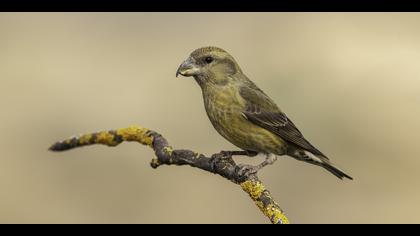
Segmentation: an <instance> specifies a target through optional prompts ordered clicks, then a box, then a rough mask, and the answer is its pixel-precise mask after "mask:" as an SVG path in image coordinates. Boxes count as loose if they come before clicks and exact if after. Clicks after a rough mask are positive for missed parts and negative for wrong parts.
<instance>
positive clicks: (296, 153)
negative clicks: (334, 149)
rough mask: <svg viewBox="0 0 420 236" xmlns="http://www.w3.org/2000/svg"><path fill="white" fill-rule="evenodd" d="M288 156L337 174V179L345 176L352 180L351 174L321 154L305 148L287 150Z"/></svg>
mask: <svg viewBox="0 0 420 236" xmlns="http://www.w3.org/2000/svg"><path fill="white" fill-rule="evenodd" d="M288 154H289V155H290V156H292V157H294V158H296V159H297V160H300V161H304V162H307V163H311V164H314V165H317V166H321V167H323V168H325V169H326V170H328V171H329V172H331V174H333V175H335V176H337V177H338V178H339V179H343V178H347V179H350V180H353V178H352V177H351V176H349V175H348V174H346V173H344V171H342V170H340V169H339V168H338V167H335V166H334V165H333V164H332V163H331V162H330V160H329V159H328V158H327V157H325V156H322V155H315V154H313V153H311V152H309V151H306V150H299V149H298V150H293V151H289V153H288Z"/></svg>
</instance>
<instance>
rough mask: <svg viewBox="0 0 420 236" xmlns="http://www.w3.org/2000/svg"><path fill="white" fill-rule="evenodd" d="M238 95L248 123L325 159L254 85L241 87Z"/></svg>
mask: <svg viewBox="0 0 420 236" xmlns="http://www.w3.org/2000/svg"><path fill="white" fill-rule="evenodd" d="M240 95H241V97H242V98H243V99H245V101H246V108H245V110H244V111H243V112H242V113H243V115H244V116H245V117H246V118H247V119H248V120H249V121H250V122H252V123H254V124H256V125H258V126H260V127H262V128H264V129H267V130H269V131H271V132H273V133H274V134H276V135H278V136H279V137H281V138H282V139H283V140H285V141H286V142H288V143H291V144H293V145H295V146H297V147H300V148H302V149H304V150H307V151H309V152H311V153H313V154H315V155H320V156H323V157H326V156H325V155H324V154H323V153H322V152H321V151H319V150H318V149H316V148H315V147H314V146H313V145H312V144H311V143H309V141H308V140H306V139H305V138H304V137H303V135H302V133H301V132H300V131H299V130H298V128H297V127H296V126H295V124H293V122H292V121H291V120H290V119H289V118H288V117H287V116H286V114H284V113H283V112H282V111H281V110H280V109H279V108H278V107H277V105H276V104H275V103H274V102H273V101H272V100H271V99H270V98H269V97H268V96H267V95H266V94H265V93H264V92H263V91H262V90H260V89H259V88H258V87H256V86H255V85H254V84H252V85H251V86H246V87H245V86H244V87H241V88H240Z"/></svg>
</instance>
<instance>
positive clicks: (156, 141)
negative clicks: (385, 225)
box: [50, 126, 289, 224]
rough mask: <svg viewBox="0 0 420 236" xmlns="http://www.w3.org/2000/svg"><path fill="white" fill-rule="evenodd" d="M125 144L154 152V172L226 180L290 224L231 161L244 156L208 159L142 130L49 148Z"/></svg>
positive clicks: (260, 186)
mask: <svg viewBox="0 0 420 236" xmlns="http://www.w3.org/2000/svg"><path fill="white" fill-rule="evenodd" d="M124 141H134V142H138V143H141V144H143V145H147V146H150V147H151V148H153V150H154V152H155V155H156V157H155V158H153V159H152V161H151V163H150V165H151V166H152V167H153V168H157V167H159V166H161V165H189V166H192V167H196V168H199V169H202V170H205V171H208V172H211V173H214V174H218V175H220V176H223V177H224V178H226V179H228V180H230V181H232V182H234V183H235V184H238V185H240V186H241V187H242V189H243V190H244V191H245V192H246V193H248V194H249V196H250V197H251V199H252V200H253V201H254V202H255V204H256V205H257V206H258V208H259V209H260V210H261V212H262V213H263V214H264V215H265V216H267V217H268V218H269V219H270V221H271V222H272V223H274V224H287V223H289V220H288V219H287V218H286V216H285V215H284V214H283V211H282V210H281V209H280V207H279V205H278V204H277V203H276V202H275V201H274V200H273V198H272V197H271V194H270V192H269V191H268V190H267V189H266V188H265V187H264V185H263V183H262V182H261V181H260V180H259V178H258V176H257V173H253V172H247V171H246V169H247V166H246V165H237V164H236V163H235V162H234V160H233V159H232V155H239V154H241V155H244V153H243V152H238V151H237V152H226V151H222V152H220V153H216V154H213V155H212V156H211V157H206V156H204V155H203V154H199V153H196V152H193V151H191V150H184V149H177V150H175V149H173V148H172V147H171V146H169V144H168V141H167V140H166V139H165V138H164V137H162V135H160V134H159V133H157V132H154V131H151V130H149V129H146V128H143V127H140V126H130V127H128V128H122V129H117V130H110V131H102V132H96V133H91V134H84V135H80V136H77V137H72V138H69V139H66V140H64V141H61V142H57V143H55V144H54V145H52V146H51V147H50V150H51V151H65V150H69V149H72V148H76V147H82V146H87V145H92V144H103V145H107V146H116V145H118V144H120V143H122V142H124Z"/></svg>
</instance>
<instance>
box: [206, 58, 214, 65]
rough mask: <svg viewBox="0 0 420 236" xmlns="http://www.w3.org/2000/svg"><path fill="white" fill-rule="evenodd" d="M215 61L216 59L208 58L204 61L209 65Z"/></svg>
mask: <svg viewBox="0 0 420 236" xmlns="http://www.w3.org/2000/svg"><path fill="white" fill-rule="evenodd" d="M213 60H214V59H213V57H206V58H205V59H204V61H205V62H206V63H207V64H210V63H211V62H212V61H213Z"/></svg>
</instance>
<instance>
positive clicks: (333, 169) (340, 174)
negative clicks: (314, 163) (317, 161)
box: [321, 162, 353, 180]
mask: <svg viewBox="0 0 420 236" xmlns="http://www.w3.org/2000/svg"><path fill="white" fill-rule="evenodd" d="M321 166H322V167H324V168H325V169H326V170H328V171H329V172H331V173H332V174H333V175H335V176H337V177H338V178H340V179H343V178H344V177H345V178H347V179H350V180H353V178H352V177H351V176H349V175H348V174H346V173H344V172H343V171H342V170H340V169H338V168H337V167H335V166H333V165H331V164H330V163H326V162H324V163H322V164H321Z"/></svg>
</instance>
